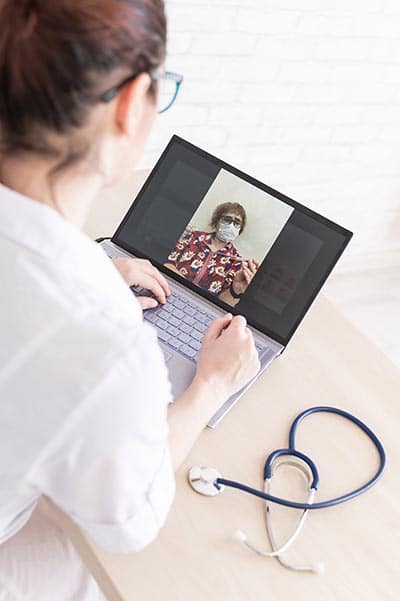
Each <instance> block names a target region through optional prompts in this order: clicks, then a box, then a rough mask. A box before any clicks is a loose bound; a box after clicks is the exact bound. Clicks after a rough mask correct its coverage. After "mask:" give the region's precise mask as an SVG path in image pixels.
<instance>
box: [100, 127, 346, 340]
mask: <svg viewBox="0 0 400 601" xmlns="http://www.w3.org/2000/svg"><path fill="white" fill-rule="evenodd" d="M351 235H352V234H351V232H349V231H348V230H345V229H344V228H341V227H340V226H338V225H337V224H335V223H333V222H331V221H329V220H328V219H326V218H324V217H322V216H321V215H318V214H317V213H315V212H313V211H311V210H309V209H307V208H306V207H304V206H302V205H300V204H299V203H297V202H296V201H294V200H292V199H290V198H288V197H286V196H285V195H283V194H281V193H280V192H277V191H276V190H273V189H272V188H269V187H268V186H266V185H265V184H262V183H261V182H257V180H253V178H251V177H250V176H246V175H245V174H243V173H241V172H240V171H238V170H237V169H235V168H233V167H231V166H230V165H227V164H226V163H224V162H223V161H220V160H219V159H217V158H216V157H213V156H212V155H210V154H208V153H205V152H204V151H202V150H201V149H199V148H197V147H196V146H193V145H192V144H190V143H189V142H186V141H185V140H182V139H181V138H179V137H178V136H174V137H173V138H172V140H171V142H170V143H169V145H168V147H167V148H166V150H165V151H164V153H163V155H162V157H161V158H160V159H159V162H158V164H157V166H156V167H155V169H154V170H153V172H152V174H151V175H150V177H149V178H148V180H147V181H146V183H145V185H144V186H143V188H142V190H141V191H140V193H139V195H138V197H137V199H136V200H135V202H134V203H133V205H132V207H131V208H130V210H129V212H128V213H127V215H126V216H125V218H124V220H123V221H122V223H121V225H120V226H119V228H118V229H117V231H116V233H115V234H114V236H113V238H112V240H113V242H115V243H116V244H117V245H119V246H121V247H122V248H125V249H126V250H128V251H129V252H132V253H133V254H134V255H136V256H139V257H140V256H142V257H148V258H150V259H151V260H152V261H153V262H154V263H155V265H156V266H158V267H159V268H160V269H161V270H162V271H165V272H166V273H169V274H170V275H172V276H173V277H175V278H176V279H178V280H181V281H183V282H186V283H187V284H188V286H189V287H190V288H195V289H197V290H198V291H199V292H200V294H201V295H203V296H205V297H206V298H209V299H211V298H212V299H214V300H215V302H216V303H217V304H219V305H220V306H221V307H226V308H228V307H231V308H232V310H233V311H234V312H238V313H241V314H242V315H245V317H246V318H247V320H248V322H249V323H250V324H251V325H254V326H256V327H257V328H259V329H260V330H261V331H263V332H265V333H266V334H267V335H270V336H273V338H274V339H275V340H277V341H279V342H281V343H282V344H287V342H288V340H289V339H290V337H291V335H292V334H293V332H294V331H295V329H296V326H297V324H298V323H299V322H300V320H301V318H302V316H303V315H304V313H305V311H306V309H307V307H308V306H309V305H310V304H311V302H312V300H313V299H314V297H315V295H316V294H317V292H318V290H319V289H320V288H321V286H322V284H323V282H324V281H325V279H326V278H327V276H328V274H329V272H330V271H331V269H332V268H333V266H334V265H335V263H336V261H337V260H338V258H339V256H340V255H341V253H342V252H343V250H344V248H345V247H346V245H347V244H348V242H349V240H350V238H351Z"/></svg>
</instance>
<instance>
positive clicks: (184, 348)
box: [104, 247, 275, 363]
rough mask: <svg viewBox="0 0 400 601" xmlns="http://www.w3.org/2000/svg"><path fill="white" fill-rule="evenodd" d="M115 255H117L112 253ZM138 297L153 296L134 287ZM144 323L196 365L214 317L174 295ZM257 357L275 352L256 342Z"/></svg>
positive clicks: (148, 311)
mask: <svg viewBox="0 0 400 601" xmlns="http://www.w3.org/2000/svg"><path fill="white" fill-rule="evenodd" d="M104 250H106V254H107V255H108V256H109V257H110V258H115V257H120V256H121V253H120V252H118V251H117V250H115V251H114V249H112V250H111V248H110V247H107V249H104ZM113 251H114V252H113ZM131 290H132V292H133V293H134V294H135V295H136V296H153V295H152V294H151V292H149V291H148V290H145V289H144V288H141V287H138V286H136V287H132V288H131ZM143 317H144V319H145V321H147V322H149V323H151V324H152V325H153V326H154V327H155V328H156V330H157V335H158V338H159V340H160V341H161V342H163V343H164V344H165V345H167V346H168V347H169V348H171V349H172V350H174V351H177V352H178V353H180V354H181V355H183V356H184V357H186V358H187V359H189V360H190V361H192V362H193V363H195V362H196V361H197V357H198V354H199V350H200V347H201V341H202V339H203V336H204V332H205V331H206V330H207V328H208V326H209V325H210V323H211V321H212V320H213V319H215V315H212V314H211V313H208V312H207V311H206V310H205V309H203V308H200V307H199V306H198V305H196V304H195V303H193V302H191V301H190V300H189V299H188V297H187V296H186V295H185V296H184V295H182V294H179V293H177V292H176V291H173V292H172V293H171V295H170V296H169V297H168V299H167V302H166V303H165V305H159V306H158V307H156V308H155V309H146V311H144V312H143ZM256 349H257V351H258V353H259V354H260V353H261V352H263V351H265V350H266V349H268V352H269V353H270V354H271V358H272V356H273V355H274V354H275V353H274V351H273V350H272V349H270V348H268V347H267V346H265V345H262V344H260V343H258V342H256Z"/></svg>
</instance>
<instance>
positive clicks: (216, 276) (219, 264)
mask: <svg viewBox="0 0 400 601" xmlns="http://www.w3.org/2000/svg"><path fill="white" fill-rule="evenodd" d="M292 212H293V208H292V207H290V206H288V205H286V204H285V203H283V202H281V201H280V200H278V199H277V198H274V197H273V196H270V195H269V194H267V193H266V192H264V191H263V190H260V189H259V188H256V187H255V186H252V185H251V184H249V183H248V182H246V181H244V180H243V179H241V178H239V177H237V176H236V175H233V174H232V173H230V172H229V171H226V170H225V169H221V170H220V172H219V173H218V175H217V177H216V178H215V180H214V182H213V184H212V185H211V187H210V188H209V190H208V191H207V193H206V194H205V196H204V198H203V199H202V201H201V203H200V204H199V207H198V208H197V210H196V212H195V213H194V214H193V216H192V218H191V219H190V221H189V222H188V223H187V224H186V227H185V229H184V231H183V232H182V233H181V235H180V236H179V238H178V240H177V241H176V244H175V246H174V248H171V251H170V253H169V255H168V258H167V261H166V262H165V263H164V265H165V266H166V267H167V268H169V269H170V270H172V271H175V272H176V273H178V274H179V275H181V276H183V277H184V278H185V279H187V280H189V281H190V282H191V283H193V284H196V285H197V286H199V287H200V288H202V289H203V290H206V291H208V292H211V293H212V294H215V295H217V296H218V297H219V298H220V299H221V300H223V301H224V302H225V303H227V304H229V305H231V306H234V305H236V304H237V303H238V302H239V299H240V298H241V297H242V295H243V294H245V293H246V291H247V289H248V287H249V285H250V284H251V282H252V280H253V278H254V276H255V275H256V273H257V271H258V269H259V267H260V265H261V263H262V262H263V261H264V259H265V257H266V255H267V254H268V252H269V250H270V249H271V247H272V245H273V244H274V242H275V241H276V239H277V238H278V236H279V234H280V232H281V231H282V229H283V228H284V226H285V224H286V223H287V221H288V219H289V218H290V215H291V214H292Z"/></svg>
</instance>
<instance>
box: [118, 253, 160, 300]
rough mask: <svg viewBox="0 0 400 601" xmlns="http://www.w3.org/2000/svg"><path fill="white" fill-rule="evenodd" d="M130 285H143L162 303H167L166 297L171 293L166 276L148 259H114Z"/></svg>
mask: <svg viewBox="0 0 400 601" xmlns="http://www.w3.org/2000/svg"><path fill="white" fill-rule="evenodd" d="M113 263H114V265H115V267H116V268H117V269H118V271H119V272H120V274H121V275H122V277H123V278H124V280H125V282H126V283H127V284H128V286H142V288H146V289H148V290H151V292H153V294H154V295H155V296H156V298H157V300H158V301H159V302H160V303H165V300H166V297H167V296H169V295H170V294H171V292H170V289H169V286H168V282H167V280H166V279H165V277H164V276H163V275H162V274H161V273H160V272H159V271H158V269H156V268H155V267H153V265H152V264H151V263H150V261H148V260H147V259H125V258H122V257H120V258H117V259H113Z"/></svg>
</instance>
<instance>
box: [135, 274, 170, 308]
mask: <svg viewBox="0 0 400 601" xmlns="http://www.w3.org/2000/svg"><path fill="white" fill-rule="evenodd" d="M138 285H139V286H142V288H145V289H146V290H150V292H152V293H153V294H154V296H155V297H156V299H157V300H158V302H159V303H162V304H164V303H165V301H166V300H167V299H166V294H165V291H164V289H163V288H162V287H161V286H160V284H159V283H158V280H157V279H156V278H155V277H154V275H153V274H152V273H150V274H149V273H144V272H143V273H141V274H140V278H138Z"/></svg>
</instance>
